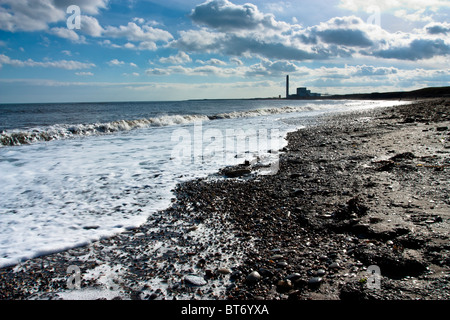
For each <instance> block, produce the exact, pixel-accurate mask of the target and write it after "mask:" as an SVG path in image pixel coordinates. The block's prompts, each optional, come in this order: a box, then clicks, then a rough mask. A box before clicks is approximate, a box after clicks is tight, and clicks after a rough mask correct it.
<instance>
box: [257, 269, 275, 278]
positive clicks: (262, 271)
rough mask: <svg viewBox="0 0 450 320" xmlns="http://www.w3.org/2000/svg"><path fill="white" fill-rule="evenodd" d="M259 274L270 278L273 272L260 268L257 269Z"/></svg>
mask: <svg viewBox="0 0 450 320" xmlns="http://www.w3.org/2000/svg"><path fill="white" fill-rule="evenodd" d="M258 271H259V274H260V275H261V276H263V277H264V278H271V277H273V273H272V271H270V270H267V269H264V268H260V269H259V270H258Z"/></svg>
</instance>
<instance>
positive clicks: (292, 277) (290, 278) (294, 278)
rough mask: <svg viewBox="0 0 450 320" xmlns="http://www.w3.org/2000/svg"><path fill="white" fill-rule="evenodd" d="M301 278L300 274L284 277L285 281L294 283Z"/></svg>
mask: <svg viewBox="0 0 450 320" xmlns="http://www.w3.org/2000/svg"><path fill="white" fill-rule="evenodd" d="M300 278H301V275H300V273H291V274H290V275H288V276H287V277H286V280H291V281H295V280H298V279H300Z"/></svg>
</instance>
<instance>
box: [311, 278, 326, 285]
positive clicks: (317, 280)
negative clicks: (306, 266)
mask: <svg viewBox="0 0 450 320" xmlns="http://www.w3.org/2000/svg"><path fill="white" fill-rule="evenodd" d="M322 281H323V279H322V278H321V277H312V278H311V279H309V281H308V285H310V286H316V285H319V284H320V283H322Z"/></svg>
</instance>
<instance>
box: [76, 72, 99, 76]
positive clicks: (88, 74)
mask: <svg viewBox="0 0 450 320" xmlns="http://www.w3.org/2000/svg"><path fill="white" fill-rule="evenodd" d="M75 75H77V76H80V77H92V76H93V75H94V74H93V73H92V72H75Z"/></svg>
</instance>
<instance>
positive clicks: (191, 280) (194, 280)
mask: <svg viewBox="0 0 450 320" xmlns="http://www.w3.org/2000/svg"><path fill="white" fill-rule="evenodd" d="M184 281H185V282H186V283H187V284H190V285H192V286H198V287H201V286H204V285H206V283H207V282H206V281H205V279H203V278H202V277H199V276H193V275H189V276H186V277H184Z"/></svg>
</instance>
